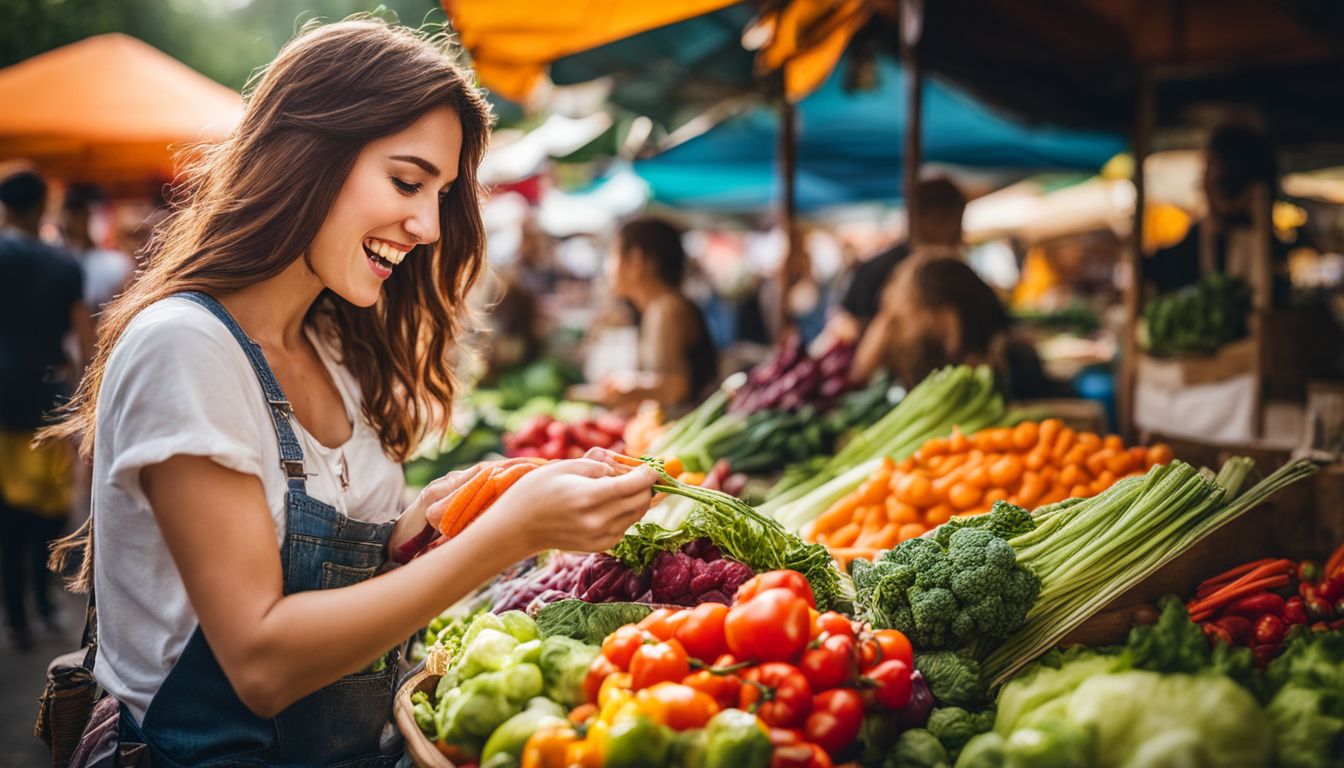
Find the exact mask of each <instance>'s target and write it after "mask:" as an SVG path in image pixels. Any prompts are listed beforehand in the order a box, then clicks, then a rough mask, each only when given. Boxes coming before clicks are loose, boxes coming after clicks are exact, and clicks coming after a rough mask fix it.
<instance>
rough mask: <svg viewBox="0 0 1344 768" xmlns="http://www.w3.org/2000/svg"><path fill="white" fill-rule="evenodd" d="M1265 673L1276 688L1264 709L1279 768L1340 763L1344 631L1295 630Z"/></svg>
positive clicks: (1343, 734) (1343, 746)
mask: <svg viewBox="0 0 1344 768" xmlns="http://www.w3.org/2000/svg"><path fill="white" fill-rule="evenodd" d="M1265 677H1266V678H1267V680H1268V683H1269V685H1270V686H1271V688H1272V689H1273V690H1274V691H1275V692H1274V696H1273V698H1271V699H1270V701H1269V706H1268V707H1267V708H1266V712H1267V713H1268V715H1269V719H1270V722H1271V723H1272V724H1273V725H1274V730H1275V732H1276V733H1277V735H1278V738H1277V740H1276V741H1275V752H1276V757H1277V762H1278V765H1280V766H1283V768H1325V767H1326V766H1338V765H1340V764H1341V763H1344V633H1339V632H1328V633H1298V634H1295V635H1294V636H1293V637H1292V638H1290V639H1289V641H1288V646H1287V648H1286V649H1285V651H1284V653H1283V655H1282V656H1280V657H1279V658H1277V659H1275V660H1274V661H1272V662H1270V665H1269V669H1268V670H1267V671H1266V674H1265Z"/></svg>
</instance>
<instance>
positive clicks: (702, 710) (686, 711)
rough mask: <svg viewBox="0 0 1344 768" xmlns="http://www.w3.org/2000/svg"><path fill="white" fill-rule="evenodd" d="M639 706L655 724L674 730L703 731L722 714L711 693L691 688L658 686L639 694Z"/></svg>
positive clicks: (663, 684) (636, 698)
mask: <svg viewBox="0 0 1344 768" xmlns="http://www.w3.org/2000/svg"><path fill="white" fill-rule="evenodd" d="M635 703H636V704H638V705H639V708H640V709H641V710H643V711H644V713H645V714H647V715H648V716H649V717H650V718H651V719H652V720H653V721H654V722H656V723H662V724H663V725H666V726H667V727H668V728H671V729H672V730H674V731H687V730H690V729H692V728H703V727H704V725H705V723H708V722H709V719H710V718H711V717H713V716H714V715H716V714H718V712H719V705H718V703H716V702H715V701H714V699H712V698H710V696H709V694H706V693H704V692H702V691H698V690H696V689H694V688H692V687H690V686H687V685H679V684H677V683H658V684H657V685H654V686H652V687H649V688H645V689H644V690H642V691H640V692H639V693H636V694H635Z"/></svg>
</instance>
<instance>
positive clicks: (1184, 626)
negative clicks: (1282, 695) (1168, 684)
mask: <svg viewBox="0 0 1344 768" xmlns="http://www.w3.org/2000/svg"><path fill="white" fill-rule="evenodd" d="M1159 605H1160V606H1161V612H1160V614H1159V615H1158V620H1157V623H1156V624H1153V625H1151V626H1142V625H1139V626H1135V627H1134V628H1133V629H1131V630H1130V631H1129V642H1128V643H1127V644H1126V646H1125V650H1126V652H1127V654H1128V656H1129V662H1130V664H1132V665H1133V666H1134V668H1135V669H1146V670H1148V671H1150V672H1186V673H1190V674H1194V673H1198V672H1217V673H1221V674H1225V675H1227V676H1228V677H1230V678H1232V679H1233V680H1235V681H1237V682H1238V683H1241V684H1242V686H1243V687H1245V688H1247V689H1248V690H1250V691H1252V692H1254V691H1256V690H1258V688H1259V680H1258V677H1259V676H1258V674H1257V670H1256V668H1255V657H1254V655H1253V654H1252V653H1251V649H1249V648H1243V647H1240V646H1231V645H1227V644H1226V643H1217V644H1215V645H1214V646H1213V647H1210V645H1209V641H1208V639H1207V638H1205V636H1204V631H1203V630H1202V629H1200V628H1199V625H1198V624H1195V623H1194V622H1192V621H1190V614H1189V613H1187V612H1186V610H1185V603H1183V602H1181V599H1180V598H1178V597H1176V596H1175V595H1167V596H1166V597H1163V598H1162V599H1161V600H1160V601H1159Z"/></svg>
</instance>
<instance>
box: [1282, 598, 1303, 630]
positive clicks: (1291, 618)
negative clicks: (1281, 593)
mask: <svg viewBox="0 0 1344 768" xmlns="http://www.w3.org/2000/svg"><path fill="white" fill-rule="evenodd" d="M1283 620H1284V621H1286V622H1288V623H1289V624H1306V623H1307V604H1306V601H1305V600H1303V599H1302V598H1301V597H1296V596H1294V597H1290V598H1288V602H1287V603H1285V604H1284V606H1283Z"/></svg>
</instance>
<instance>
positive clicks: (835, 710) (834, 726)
mask: <svg viewBox="0 0 1344 768" xmlns="http://www.w3.org/2000/svg"><path fill="white" fill-rule="evenodd" d="M862 727H863V697H862V696H860V695H859V692H858V691H856V690H854V689H852V688H836V689H834V690H830V691H822V692H821V693H819V694H817V695H816V696H813V697H812V712H811V714H809V715H808V716H807V721H806V722H805V723H804V724H803V735H804V737H806V738H807V740H808V741H810V742H812V743H813V744H816V745H818V746H820V747H821V748H822V749H824V750H826V751H827V752H829V753H831V754H832V755H836V754H839V753H840V751H841V750H843V749H844V748H845V747H848V746H849V745H850V744H852V743H853V742H854V739H855V738H856V737H857V736H858V735H859V729H860V728H862Z"/></svg>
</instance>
